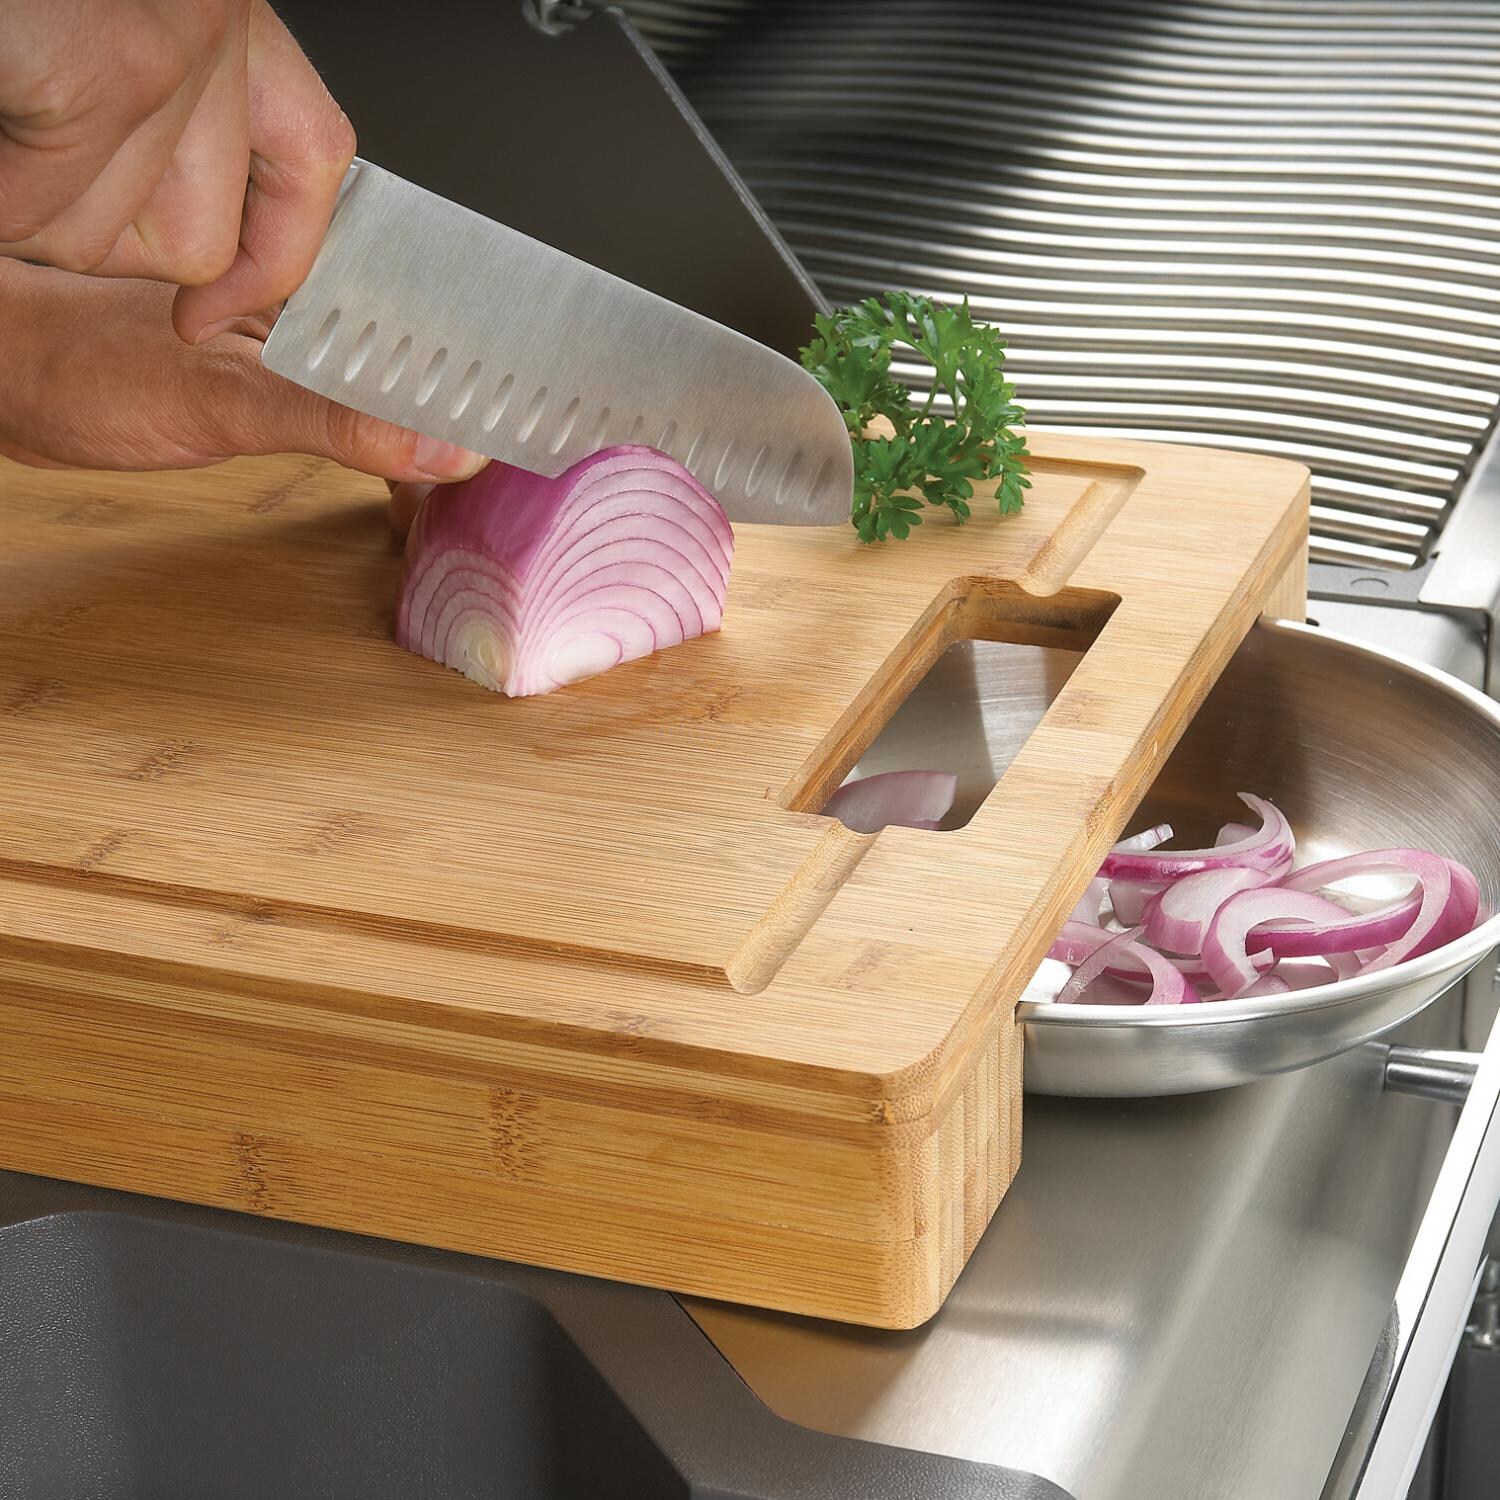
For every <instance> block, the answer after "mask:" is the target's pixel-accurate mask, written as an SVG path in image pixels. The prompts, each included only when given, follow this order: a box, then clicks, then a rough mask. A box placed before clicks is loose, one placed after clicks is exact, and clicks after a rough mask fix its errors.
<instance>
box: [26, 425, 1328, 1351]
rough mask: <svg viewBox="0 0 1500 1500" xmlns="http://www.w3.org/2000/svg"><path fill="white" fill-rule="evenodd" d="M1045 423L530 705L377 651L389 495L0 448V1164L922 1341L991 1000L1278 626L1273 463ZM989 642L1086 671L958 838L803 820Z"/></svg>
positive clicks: (1039, 944)
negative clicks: (951, 510) (1231, 675)
mask: <svg viewBox="0 0 1500 1500" xmlns="http://www.w3.org/2000/svg"><path fill="white" fill-rule="evenodd" d="M1033 441H1034V447H1035V450H1036V455H1037V456H1036V466H1035V467H1036V476H1035V478H1036V482H1035V487H1034V488H1033V490H1032V491H1031V494H1030V497H1029V499H1028V503H1027V507H1026V510H1025V512H1024V513H1023V514H1022V515H1021V516H1020V517H1017V518H1015V519H1013V520H1007V521H1005V522H999V521H997V520H994V519H991V518H981V519H977V520H976V521H974V522H973V523H971V524H970V525H969V526H967V527H965V528H962V529H956V528H952V527H950V526H946V525H944V524H943V523H942V522H941V521H934V522H933V523H931V524H929V525H928V526H926V527H924V528H923V530H922V532H920V533H918V535H917V536H916V537H915V538H914V539H913V541H912V542H910V543H908V544H906V545H904V546H889V547H884V548H880V547H876V548H861V547H859V546H858V545H857V544H856V543H855V542H854V541H853V538H852V534H846V533H844V532H843V531H832V532H829V531H814V530H804V529H793V528H781V529H778V528H760V527H745V528H740V529H739V532H738V536H737V549H738V550H737V553H736V559H735V568H734V575H733V579H732V584H731V593H730V600H729V609H728V615H727V618H726V625H725V629H724V630H723V632H722V633H720V634H719V635H718V636H715V637H712V638H708V639H704V640H700V641H695V642H691V643H689V644H687V645H685V646H683V647H681V648H679V649H677V650H674V651H671V652H667V653H663V654H662V655H661V656H659V657H654V658H651V659H649V660H646V661H643V662H637V663H632V664H630V665H628V666H626V667H624V668H621V669H617V670H616V671H614V672H611V673H609V674H607V675H606V676H605V677H602V678H598V679H595V680H594V681H592V682H589V683H584V684H580V685H578V686H577V687H575V688H572V689H569V690H567V691H565V692H563V693H559V694H555V695H552V696H550V697H547V698H541V699H528V700H520V701H510V700H505V699H501V698H497V697H494V696H491V695H489V694H486V693H484V692H482V691H481V690H479V689H477V688H475V687H474V686H473V685H472V684H469V683H467V682H465V681H464V680H463V679H461V678H460V677H458V676H457V674H454V673H451V672H447V671H444V670H443V669H441V668H438V667H436V666H434V665H433V664H432V663H429V662H424V661H420V660H418V659H416V658H414V657H411V656H408V655H406V654H405V653H403V652H401V651H399V650H397V649H396V648H395V647H394V646H393V645H392V644H391V643H390V639H389V634H390V619H391V612H392V602H393V595H394V588H395V580H396V576H397V573H398V571H399V556H398V555H397V552H396V549H395V548H394V546H393V545H392V544H391V542H390V540H389V538H388V536H387V535H386V532H385V529H384V521H383V515H382V511H381V507H380V505H379V503H378V501H379V498H380V487H379V486H376V485H374V484H373V483H372V482H371V481H368V480H364V479H361V478H359V477H357V476H352V475H349V474H347V473H345V472H343V471H340V470H338V469H337V468H335V467H333V466H331V465H326V464H321V463H318V462H316V461H312V460H307V459H296V458H289V459H274V460H259V461H241V462H236V463H233V464H228V465H224V466H222V467H220V468H218V469H215V470H211V471H204V472H199V473H192V474H174V475H131V476H122V475H84V474H72V473H52V472H48V473H42V472H38V471H31V470H25V469H20V468H17V467H14V466H0V525H3V527H4V535H5V540H6V546H5V550H4V553H3V555H0V653H3V654H0V1165H3V1166H7V1167H12V1168H16V1169H20V1170H26V1171H35V1172H44V1173H52V1174H56V1175H62V1176H68V1177H75V1178H79V1179H82V1180H86V1181H92V1182H100V1183H106V1184H108V1185H110V1186H115V1187H123V1188H130V1189H135V1190H138V1191H144V1192H155V1193H162V1194H167V1195H169V1196H176V1197H181V1198H184V1199H190V1200H193V1201H199V1202H208V1203H216V1204H221V1205H224V1206H228V1207H232V1208H239V1209H243V1210H246V1211H249V1212H256V1213H267V1214H272V1215H276V1216H280V1217H286V1218H292V1219H299V1220H306V1221H309V1222H314V1223H319V1224H326V1225H330V1226H334V1227H339V1228H348V1229H355V1230H362V1231H365V1232H369V1233H375V1234H381V1235H387V1236H391V1237H396V1238H404V1239H413V1240H420V1241H423V1242H427V1243H432V1244H437V1245H442V1246H446V1247H451V1248H457V1249H463V1250H471V1251H478V1252H481V1253H486V1254H494V1255H504V1256H510V1257H515V1258H520V1259H526V1260H533V1261H537V1262H539V1263H543V1264H547V1265H554V1266H560V1267H564V1268H567V1269H573V1270H581V1271H588V1272H592V1273H595V1274H599V1275H605V1276H614V1277H622V1278H626V1279H634V1280H640V1281H646V1282H650V1283H654V1284H658V1285H663V1286H669V1287H672V1288H675V1289H678V1290H683V1291H692V1292H696V1293H702V1294H706V1295H711V1296H720V1297H732V1298H736V1299H739V1300H743V1301H748V1302H755V1303H759V1304H763V1305H767V1306H773V1307H781V1308H788V1309H792V1310H795V1311H799V1312H808V1313H815V1314H819V1315H825V1316H831V1317H836V1318H843V1319H848V1320H851V1321H858V1322H867V1323H874V1324H881V1325H885V1326H898V1327H904V1326H911V1325H913V1324H915V1323H918V1322H920V1321H922V1320H923V1319H925V1318H926V1317H928V1316H930V1314H931V1313H932V1312H933V1311H934V1310H935V1309H936V1307H937V1306H938V1305H939V1304H940V1303H941V1300H942V1298H943V1296H944V1295H945V1294H946V1292H947V1290H948V1288H949V1286H951V1284H952V1281H953V1279H954V1277H956V1275H957V1274H958V1271H959V1270H960V1269H961V1268H962V1265H963V1263H964V1260H965V1259H966V1258H967V1255H968V1253H969V1251H970V1250H971V1249H972V1248H973V1245H974V1243H975V1242H976V1240H977V1238H978V1236H979V1234H980V1233H981V1232H982V1231H983V1228H984V1226H985V1224H986V1223H987V1222H988V1220H989V1217H990V1215H991V1213H992V1212H993V1211H994V1208H995V1206H996V1204H997V1203H998V1202H999V1199H1000V1196H1001V1195H1002V1194H1003V1192H1004V1190H1005V1187H1006V1186H1007V1185H1008V1183H1009V1181H1010V1179H1011V1177H1012V1176H1013V1175H1014V1172H1015V1170H1016V1168H1017V1165H1018V1162H1019V1152H1020V1106H1021V1092H1020V1069H1021V1048H1020V1039H1019V1033H1018V1031H1017V1029H1016V1027H1015V1026H1014V1024H1013V1021H1012V1018H1011V1010H1012V1007H1013V1004H1014V1001H1015V998H1016V996H1017V995H1018V994H1019V993H1020V990H1021V989H1022V987H1023V986H1024V984H1025V981H1026V979H1027V978H1028V977H1029V975H1030V973H1031V972H1032V970H1033V969H1034V967H1035V965H1036V963H1037V961H1038V958H1039V956H1040V955H1041V953H1042V952H1043V951H1044V950H1045V947H1046V945H1047V942H1048V941H1049V939H1050V935H1051V932H1052V931H1053V930H1054V929H1055V927H1056V925H1057V923H1058V921H1059V920H1060V918H1061V916H1062V914H1063V913H1064V912H1065V911H1066V910H1067V908H1068V906H1069V905H1070V904H1071V903H1072V902H1073V901H1074V900H1075V899H1076V897H1077V895H1078V893H1079V892H1080V891H1081V889H1082V886H1083V884H1084V883H1085V882H1086V880H1087V878H1088V876H1089V874H1090V873H1091V872H1092V870H1093V869H1094V867H1095V866H1096V864H1097V862H1098V859H1099V858H1100V857H1101V855H1102V853H1103V852H1104V850H1105V849H1106V848H1107V847H1108V845H1109V843H1110V842H1111V841H1112V840H1113V839H1114V838H1115V837H1116V836H1117V835H1118V833H1119V831H1120V830H1121V828H1122V826H1123V825H1124V823H1125V821H1126V820H1127V818H1128V817H1129V815H1130V813H1131V811H1132V810H1133V808H1134V806H1135V805H1136V803H1137V802H1138V800H1139V798H1140V796H1141V795H1142V793H1143V792H1144V790H1145V788H1146V786H1147V785H1148V784H1149V782H1150V779H1151V776H1152V774H1153V773H1154V771H1155V769H1156V767H1157V766H1159V765H1160V764H1161V762H1162V760H1163V759H1164V758H1165V757H1166V755H1167V754H1168V753H1169V752H1170V750H1171V748H1172V746H1173V744H1174V743H1175V741H1176V738H1177V736H1178V734H1179V733H1180V731H1181V729H1182V727H1183V725H1184V724H1185V723H1186V721H1187V719H1188V717H1189V716H1190V715H1191V713H1192V711H1193V710H1194V709H1195V708H1196V707H1197V705H1198V703H1200V702H1201V701H1202V698H1203V696H1204V695H1205V694H1206V692H1207V690H1208V688H1209V686H1210V685H1211V684H1212V682H1213V680H1214V679H1215V677H1216V676H1217V674H1218V672H1219V670H1220V669H1221V668H1222V666H1223V664H1224V663H1225V661H1226V660H1227V659H1228V657H1229V655H1230V653H1231V652H1232V651H1233V649H1234V647H1235V646H1236V645H1237V644H1238V642H1239V640H1240V638H1241V637H1242V636H1243V634H1244V632H1245V630H1246V629H1248V627H1249V625H1250V623H1251V622H1252V620H1253V619H1254V617H1255V615H1256V614H1257V613H1258V612H1260V611H1261V610H1262V609H1273V610H1275V611H1276V612H1279V613H1293V614H1295V613H1300V611H1301V610H1302V608H1303V602H1304V599H1305V563H1304V560H1303V551H1304V543H1305V531H1306V515H1307V494H1306V474H1305V471H1304V470H1302V469H1301V468H1300V467H1298V466H1296V465H1292V464H1287V463H1283V462H1280V461H1276V460H1270V459H1262V458H1256V457H1246V456H1244V455H1237V454H1229V453H1219V452H1212V451H1207V450H1195V449H1182V448H1171V447H1165V446H1155V445H1147V444H1140V443H1130V442H1114V441H1110V442H1102V441H1091V440H1085V439H1076V438H1065V437H1059V436H1054V435H1035V436H1034V440H1033ZM980 509H981V507H980V506H976V510H980ZM973 637H983V638H996V639H1006V640H1017V641H1037V642H1041V643H1047V644H1067V645H1070V646H1073V647H1074V648H1076V649H1085V648H1087V649H1086V654H1085V655H1084V657H1083V659H1082V660H1081V662H1080V663H1079V665H1078V667H1077V669H1076V670H1075V671H1074V672H1073V674H1072V676H1071V677H1070V678H1069V679H1068V681H1067V683H1066V685H1065V686H1064V687H1063V689H1062V690H1061V692H1060V694H1059V696H1058V698H1057V699H1056V701H1055V702H1054V703H1053V704H1052V706H1051V708H1050V709H1049V710H1048V712H1047V714H1046V715H1045V717H1044V718H1043V720H1042V722H1041V724H1040V725H1039V726H1038V728H1037V730H1036V731H1035V732H1034V733H1033V734H1032V736H1031V737H1030V739H1029V740H1028V741H1027V743H1026V745H1025V746H1024V747H1023V749H1022V750H1021V752H1020V754H1019V755H1018V756H1017V758H1016V760H1015V761H1014V763H1013V764H1012V765H1011V767H1010V768H1009V770H1008V771H1007V772H1006V774H1005V776H1004V777H1003V779H1002V780H1001V782H1000V783H999V785H998V786H997V787H996V789H995V791H994V792H993V793H992V794H991V796H990V797H989V798H988V799H987V801H986V802H985V804H984V805H983V807H982V808H981V809H980V810H979V812H978V814H977V815H976V816H975V818H974V819H973V821H972V822H971V823H970V824H969V825H968V826H967V827H966V828H964V829H961V830H958V831H956V832H953V833H949V834H929V833H924V832H919V831H916V830H908V829H889V830H886V831H885V832H884V833H881V834H879V835H873V836H870V835H856V834H850V833H849V832H848V831H847V830H845V829H843V828H842V827H841V826H840V825H837V824H835V823H831V822H830V821H829V820H827V819H824V818H822V817H820V816H818V815H817V813H816V809H817V808H818V807H820V806H821V804H822V801H823V799H824V798H825V797H826V795H827V793H828V792H829V790H831V788H832V787H833V786H835V785H837V783H838V782H839V781H840V780H841V779H842V778H843V776H844V775H845V774H846V773H847V771H848V769H849V768H850V766H852V765H853V764H854V762H855V761H856V760H857V759H858V757H859V755H860V754H861V753H862V752H863V750H864V749H865V748H866V747H867V746H868V744H869V743H870V741H871V740H872V739H873V738H874V736H875V734H876V733H877V732H878V731H879V729H880V727H881V725H882V724H883V723H884V722H885V721H886V719H888V718H889V716H890V714H891V712H892V711H893V710H894V708H895V706H896V705H897V704H898V703H899V702H900V701H901V700H902V698H903V697H904V695H905V693H906V692H907V691H908V690H909V688H910V687H911V685H912V684H913V683H915V682H916V681H917V680H918V679H919V678H920V677H921V675H922V674H923V673H924V672H925V671H926V669H927V668H928V667H929V666H930V665H931V663H932V662H933V661H934V660H935V659H936V658H937V656H938V655H940V654H941V652H942V651H943V650H944V649H946V647H947V646H948V645H950V644H952V643H953V642H954V641H957V640H961V639H965V638H973Z"/></svg>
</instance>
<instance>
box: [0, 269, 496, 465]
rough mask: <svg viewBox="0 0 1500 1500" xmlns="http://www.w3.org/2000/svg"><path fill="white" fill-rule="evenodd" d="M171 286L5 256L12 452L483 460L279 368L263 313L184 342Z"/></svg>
mask: <svg viewBox="0 0 1500 1500" xmlns="http://www.w3.org/2000/svg"><path fill="white" fill-rule="evenodd" d="M172 295H173V294H172V289H171V288H170V287H167V286H162V285H161V284H159V283H157V282H150V281H123V280H113V281H98V280H94V279H92V278H89V277H83V276H71V275H68V274H67V273H66V272H62V271H54V270H49V269H47V268H46V267H40V266H27V265H21V264H19V263H17V262H12V261H6V260H0V327H3V329H4V336H3V338H0V454H3V455H4V456H5V457H8V458H13V459H17V460H19V461H20V462H21V463H27V464H33V465H38V466H42V467H48V468H96V469H171V468H179V469H180V468H194V467H197V466H199V465H203V464H212V463H218V462H219V461H220V460H222V459H226V458H231V457H233V456H235V455H236V454H241V453H248V454H259V453H311V454H317V455H319V456H322V457H326V458H332V459H335V460H337V461H338V462H339V463H341V464H345V465H347V466H348V467H350V468H353V469H360V470H362V471H363V472H365V473H366V474H376V475H379V476H381V477H382V478H385V479H391V480H398V481H408V482H418V483H422V482H426V483H430V482H432V481H434V480H436V481H442V480H453V479H463V478H466V477H467V476H468V475H470V474H473V473H475V472H476V471H477V470H478V469H479V468H480V467H482V465H483V464H484V462H485V460H484V459H483V458H481V457H480V456H479V455H478V454H476V453H469V452H467V451H465V450H464V449H461V448H455V447H454V446H453V445H452V444H450V443H443V442H439V441H437V440H436V439H434V438H426V437H419V436H418V435H417V434H416V433H414V432H408V431H406V430H405V429H404V428H400V427H394V426H392V425H391V424H390V423H389V422H381V421H378V420H377V419H376V418H374V417H368V416H364V415H363V414H361V413H359V412H356V411H352V410H350V409H349V408H348V407H346V406H339V405H337V404H335V403H334V402H332V401H329V400H326V399H325V398H324V397H322V396H318V395H315V394H314V393H313V392H312V391H308V390H304V389H303V388H302V387H301V386H299V385H294V384H293V383H292V382H291V381H288V380H283V379H282V378H281V377H280V376H279V375H273V374H272V373H271V372H270V371H269V370H267V369H266V368H265V367H264V366H263V365H262V364H261V362H260V341H261V340H262V339H263V338H264V337H265V334H266V332H267V329H268V326H269V319H268V318H267V317H265V316H258V317H252V318H247V319H244V320H242V321H241V322H239V323H238V324H236V326H235V327H234V328H233V329H231V330H230V331H227V332H225V333H224V334H223V335H222V336H221V337H219V338H216V339H214V340H213V341H212V342H210V343H204V344H197V345H188V344H184V343H183V342H182V341H181V340H180V339H179V338H177V337H176V335H174V333H173V332H172V327H171V323H170V322H169V320H168V313H169V310H170V308H171V304H172Z"/></svg>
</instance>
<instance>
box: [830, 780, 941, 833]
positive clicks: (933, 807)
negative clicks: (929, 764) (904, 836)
mask: <svg viewBox="0 0 1500 1500" xmlns="http://www.w3.org/2000/svg"><path fill="white" fill-rule="evenodd" d="M957 793H958V777H957V776H955V775H954V774H953V772H951V771H882V772H881V773H880V774H879V775H878V776H864V777H861V778H860V780H858V781H846V782H845V783H844V784H843V786H841V787H839V788H838V790H837V791H836V792H834V794H833V796H831V797H830V798H829V799H828V801H827V802H825V803H824V804H823V812H824V814H825V815H826V816H828V817H830V818H837V819H838V820H839V822H841V823H842V824H843V825H844V827H846V828H852V829H853V830H854V832H855V833H878V832H879V831H880V830H881V829H882V828H889V827H891V826H892V825H893V824H894V825H899V826H901V827H904V828H927V829H933V828H936V827H938V825H939V824H940V823H941V822H942V821H943V819H944V818H945V817H946V816H947V815H948V811H949V809H950V808H951V807H952V806H953V799H954V797H955V796H956V795H957Z"/></svg>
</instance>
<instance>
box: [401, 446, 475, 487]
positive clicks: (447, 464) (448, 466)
mask: <svg viewBox="0 0 1500 1500" xmlns="http://www.w3.org/2000/svg"><path fill="white" fill-rule="evenodd" d="M411 461H412V467H413V468H415V469H416V470H417V471H418V472H419V473H421V474H425V475H426V476H427V477H428V478H429V479H436V480H444V479H467V478H468V477H469V476H470V475H471V474H477V473H478V472H479V471H480V470H481V469H482V468H483V467H484V466H485V464H486V463H488V462H489V460H488V459H486V458H485V456H484V455H483V454H482V453H470V452H469V450H468V449H467V448H460V447H458V446H457V445H456V444H454V443H445V442H443V440H442V439H441V438H434V437H419V438H418V439H417V446H416V447H415V448H414V449H413V450H412V456H411Z"/></svg>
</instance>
